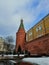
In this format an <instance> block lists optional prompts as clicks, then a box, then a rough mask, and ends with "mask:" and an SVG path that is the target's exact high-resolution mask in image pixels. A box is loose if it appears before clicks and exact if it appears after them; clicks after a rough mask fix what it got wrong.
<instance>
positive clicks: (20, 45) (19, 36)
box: [16, 19, 26, 52]
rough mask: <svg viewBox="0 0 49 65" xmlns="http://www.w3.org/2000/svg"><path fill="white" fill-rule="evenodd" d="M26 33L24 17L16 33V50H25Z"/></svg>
mask: <svg viewBox="0 0 49 65" xmlns="http://www.w3.org/2000/svg"><path fill="white" fill-rule="evenodd" d="M25 35H26V33H25V29H24V25H23V19H21V23H20V26H19V29H18V32H17V33H16V52H22V51H24V45H25ZM19 49H20V50H19Z"/></svg>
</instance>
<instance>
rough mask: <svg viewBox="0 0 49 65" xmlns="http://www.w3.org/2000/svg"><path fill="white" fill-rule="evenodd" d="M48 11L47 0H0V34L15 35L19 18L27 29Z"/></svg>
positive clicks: (48, 4)
mask: <svg viewBox="0 0 49 65" xmlns="http://www.w3.org/2000/svg"><path fill="white" fill-rule="evenodd" d="M48 13H49V0H0V36H5V37H6V36H7V35H12V36H14V37H15V35H16V32H17V30H18V28H19V25H20V20H21V19H23V20H24V27H25V30H26V31H27V30H29V29H30V28H31V27H32V26H34V25H35V24H36V23H37V22H39V20H41V19H42V18H43V17H44V16H46V15H47V14H48Z"/></svg>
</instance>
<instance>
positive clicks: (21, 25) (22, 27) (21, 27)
mask: <svg viewBox="0 0 49 65" xmlns="http://www.w3.org/2000/svg"><path fill="white" fill-rule="evenodd" d="M19 29H24V25H23V19H21V23H20V27H19Z"/></svg>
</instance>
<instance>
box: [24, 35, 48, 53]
mask: <svg viewBox="0 0 49 65" xmlns="http://www.w3.org/2000/svg"><path fill="white" fill-rule="evenodd" d="M25 49H26V50H28V51H29V52H30V53H31V54H44V53H45V54H49V34H48V35H45V36H43V37H40V38H38V39H36V40H33V41H31V42H28V43H26V44H25Z"/></svg>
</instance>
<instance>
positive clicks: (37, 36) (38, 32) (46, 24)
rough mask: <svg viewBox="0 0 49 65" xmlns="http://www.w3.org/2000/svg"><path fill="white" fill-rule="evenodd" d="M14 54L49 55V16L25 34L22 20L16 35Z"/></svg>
mask: <svg viewBox="0 0 49 65" xmlns="http://www.w3.org/2000/svg"><path fill="white" fill-rule="evenodd" d="M15 49H16V52H25V51H28V52H29V53H30V54H37V55H42V54H45V55H49V14H48V15H47V16H45V17H44V18H43V19H42V20H40V21H39V22H38V23H37V24H36V25H35V26H33V27H32V28H31V29H29V30H28V31H27V32H25V28H24V25H23V20H21V23H20V27H19V29H18V31H17V33H16V48H15Z"/></svg>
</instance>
